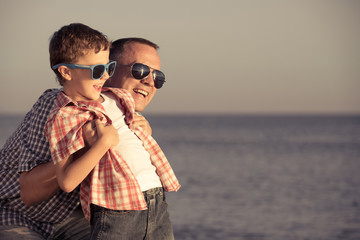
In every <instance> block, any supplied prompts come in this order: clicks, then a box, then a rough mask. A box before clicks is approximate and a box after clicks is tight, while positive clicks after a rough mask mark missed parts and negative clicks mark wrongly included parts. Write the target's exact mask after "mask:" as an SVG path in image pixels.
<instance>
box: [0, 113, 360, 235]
mask: <svg viewBox="0 0 360 240" xmlns="http://www.w3.org/2000/svg"><path fill="white" fill-rule="evenodd" d="M0 120H1V124H0V145H3V144H4V143H5V139H6V137H7V136H9V135H10V134H11V133H12V132H13V131H14V129H15V128H16V126H17V124H18V123H19V121H20V120H21V118H19V117H18V118H10V117H8V118H6V117H1V118H0ZM148 120H149V121H150V123H151V125H152V128H153V135H154V137H155V139H157V140H158V142H159V143H160V145H161V146H162V148H163V150H164V152H165V154H166V155H167V157H168V159H169V161H170V162H171V164H172V166H173V168H174V170H175V172H176V175H177V176H178V178H179V180H180V183H181V184H182V188H181V189H180V191H179V192H177V193H169V194H168V195H167V196H168V202H169V208H170V215H171V218H172V222H173V227H174V232H175V237H176V239H180V240H181V239H204V240H205V239H221V240H222V239H229V240H232V239H244V240H265V239H266V240H336V239H344V240H345V239H346V240H350V239H351V240H359V239H360V116H349V117H340V116H338V117H330V116H328V117H315V116H312V117H311V116H309V117H295V116H293V117H289V116H288V117H286V116H282V117H281V116H276V117H271V116H262V117H261V116H257V117H249V116H248V117H245V116H222V117H220V116H199V117H194V116H183V117H180V116H177V117H175V116H166V117H165V116H150V117H148Z"/></svg>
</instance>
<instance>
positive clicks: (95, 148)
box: [55, 119, 119, 192]
mask: <svg viewBox="0 0 360 240" xmlns="http://www.w3.org/2000/svg"><path fill="white" fill-rule="evenodd" d="M95 124H96V132H97V136H98V139H97V140H96V142H95V143H94V144H93V145H92V146H91V147H90V148H89V150H87V151H86V152H85V153H84V154H83V155H81V156H80V157H79V158H77V159H76V160H72V158H73V156H69V157H68V158H66V159H62V160H61V161H60V162H58V163H56V164H55V172H56V177H57V181H58V184H59V186H60V188H61V189H62V190H63V191H65V192H71V191H73V190H74V189H75V188H76V187H77V186H78V185H79V184H80V183H81V182H82V181H83V180H84V179H85V178H86V177H87V175H88V174H89V173H90V172H91V171H92V169H93V168H94V167H95V165H96V164H97V163H98V162H99V161H100V159H101V158H102V157H103V156H104V154H105V153H106V152H107V151H108V150H109V148H110V147H112V146H115V145H117V144H118V142H119V135H118V133H117V131H116V129H115V128H114V126H112V125H107V126H104V125H103V124H102V123H101V122H100V120H99V119H96V120H95Z"/></svg>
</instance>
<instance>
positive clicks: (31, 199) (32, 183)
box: [19, 162, 60, 206]
mask: <svg viewBox="0 0 360 240" xmlns="http://www.w3.org/2000/svg"><path fill="white" fill-rule="evenodd" d="M19 182H20V196H21V200H22V201H23V202H24V203H25V205H26V206H32V205H35V204H37V203H39V202H42V201H45V200H48V199H49V198H50V197H52V196H53V195H54V194H56V193H57V191H59V189H60V188H59V185H58V183H57V180H56V173H55V166H54V164H53V163H52V162H49V163H44V164H41V165H38V166H36V167H34V168H33V169H31V170H30V171H28V172H23V173H21V175H20V179H19Z"/></svg>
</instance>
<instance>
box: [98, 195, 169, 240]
mask: <svg viewBox="0 0 360 240" xmlns="http://www.w3.org/2000/svg"><path fill="white" fill-rule="evenodd" d="M144 198H145V200H146V204H147V207H148V209H147V210H141V211H138V210H130V211H116V210H110V209H106V208H103V207H100V206H96V205H92V217H91V230H92V234H91V239H92V240H95V239H96V240H115V239H123V240H129V239H131V240H140V239H146V240H173V239H174V235H173V231H172V226H171V222H170V217H169V213H168V211H167V203H166V201H165V193H164V191H163V189H162V188H154V189H150V190H148V191H146V192H144Z"/></svg>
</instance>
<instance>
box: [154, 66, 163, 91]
mask: <svg viewBox="0 0 360 240" xmlns="http://www.w3.org/2000/svg"><path fill="white" fill-rule="evenodd" d="M153 78H154V83H155V87H156V88H157V89H159V88H161V87H162V86H163V84H164V82H165V74H164V73H163V72H161V71H159V70H154V72H153Z"/></svg>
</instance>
